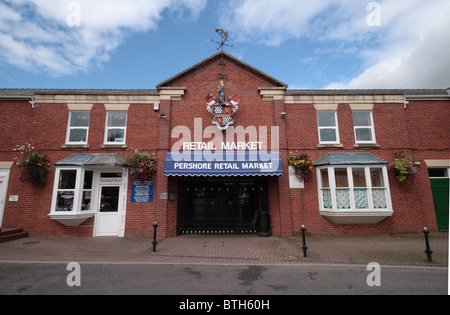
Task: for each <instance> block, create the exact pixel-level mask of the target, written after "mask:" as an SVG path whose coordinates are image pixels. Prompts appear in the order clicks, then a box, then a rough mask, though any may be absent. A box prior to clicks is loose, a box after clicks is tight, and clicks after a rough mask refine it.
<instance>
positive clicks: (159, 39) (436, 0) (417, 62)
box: [0, 0, 450, 89]
mask: <svg viewBox="0 0 450 315" xmlns="http://www.w3.org/2000/svg"><path fill="white" fill-rule="evenodd" d="M448 16H450V1H448V0H426V1H425V0H408V1H401V0H379V1H369V0H315V1H301V0H277V1H273V0H156V1H155V0H153V1H152V0H78V1H74V0H70V1H69V0H0V88H57V89H58V88H63V89H64V88H67V89H81V88H86V89H153V88H155V86H156V85H157V84H158V83H160V82H162V81H164V80H166V79H167V78H169V77H171V76H173V75H175V74H177V73H179V72H181V71H183V70H185V69H187V68H189V67H190V66H192V65H194V64H196V63H198V62H200V61H202V60H203V59H205V58H208V57H209V56H211V55H213V54H215V53H216V52H217V45H216V44H214V43H211V39H214V40H219V36H218V35H217V34H216V33H215V30H216V29H217V28H222V29H224V30H227V31H229V33H230V42H231V43H232V44H233V46H234V47H233V48H226V49H225V50H226V51H227V52H228V53H230V54H232V55H233V56H235V57H237V58H240V59H242V60H243V61H244V62H246V63H248V64H250V65H252V66H254V67H256V68H258V69H260V70H261V71H263V72H266V73H267V74H269V75H271V76H273V77H275V78H277V79H278V80H280V81H282V82H284V83H286V84H288V85H289V88H291V89H297V88H298V89H328V88H343V89H359V88H364V89H378V88H448V87H450V57H449V56H450V54H449V53H448V52H449V51H450V36H449V34H448V30H450V19H449V18H448ZM78 24H79V25H78Z"/></svg>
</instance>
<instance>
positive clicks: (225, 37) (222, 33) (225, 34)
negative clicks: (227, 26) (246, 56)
mask: <svg viewBox="0 0 450 315" xmlns="http://www.w3.org/2000/svg"><path fill="white" fill-rule="evenodd" d="M216 33H217V34H219V35H220V37H222V41H220V42H217V41H215V40H213V39H211V42H213V43H216V44H219V45H220V46H219V48H217V50H222V51H223V48H224V47H225V46H226V47H231V48H233V45H228V44H226V43H228V31H227V32H225V31H224V30H222V29H217V30H216Z"/></svg>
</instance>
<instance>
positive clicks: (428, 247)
mask: <svg viewBox="0 0 450 315" xmlns="http://www.w3.org/2000/svg"><path fill="white" fill-rule="evenodd" d="M423 234H425V243H426V245H427V249H426V250H425V253H426V254H427V256H428V262H432V259H431V254H433V251H432V250H431V249H430V241H429V240H428V235H429V234H430V231H428V229H427V228H426V227H425V228H423Z"/></svg>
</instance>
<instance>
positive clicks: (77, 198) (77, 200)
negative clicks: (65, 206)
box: [51, 167, 95, 214]
mask: <svg viewBox="0 0 450 315" xmlns="http://www.w3.org/2000/svg"><path fill="white" fill-rule="evenodd" d="M64 171H75V172H76V179H75V187H74V188H73V189H59V178H60V176H61V173H62V172H64ZM86 171H92V172H93V170H90V169H85V168H80V167H58V168H56V170H55V183H54V186H53V199H52V210H51V213H71V214H79V213H87V212H94V211H95V207H93V206H92V202H91V209H89V210H83V211H82V210H81V203H82V198H83V192H85V191H90V192H91V194H92V193H93V190H94V176H93V177H92V188H91V189H84V176H85V172H86ZM60 191H73V192H74V199H73V207H72V211H57V209H56V206H57V204H56V203H57V201H58V192H60ZM91 200H92V199H91Z"/></svg>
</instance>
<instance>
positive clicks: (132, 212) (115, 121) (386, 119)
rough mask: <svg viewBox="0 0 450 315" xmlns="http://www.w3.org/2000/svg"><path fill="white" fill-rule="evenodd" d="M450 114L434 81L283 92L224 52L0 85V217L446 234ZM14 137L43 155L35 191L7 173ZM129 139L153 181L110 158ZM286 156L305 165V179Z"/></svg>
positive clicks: (99, 229) (12, 168)
mask: <svg viewBox="0 0 450 315" xmlns="http://www.w3.org/2000/svg"><path fill="white" fill-rule="evenodd" d="M448 117H450V95H449V91H448V90H290V89H288V86H287V85H286V84H284V83H282V82H281V81H279V80H277V79H275V78H272V77H270V76H269V75H267V74H265V73H263V72H261V71H260V70H258V69H255V68H253V67H251V66H250V65H248V64H245V63H244V62H242V61H240V60H238V59H236V58H234V57H233V56H231V55H229V54H227V53H222V52H220V53H217V54H215V55H213V56H211V57H210V58H208V59H206V60H204V61H202V62H200V63H199V64H197V65H195V66H193V67H191V68H189V69H187V70H186V71H184V72H182V73H180V74H178V75H176V76H174V77H172V78H170V79H168V80H166V81H165V82H162V83H161V84H159V85H157V86H156V89H153V90H10V89H4V90H0V119H1V121H0V122H1V123H0V135H1V137H0V201H1V202H0V226H1V227H4V228H5V227H20V228H23V229H25V230H27V231H28V232H30V233H31V234H32V235H40V236H76V237H93V236H94V237H96V236H119V237H124V236H126V237H151V236H152V235H153V224H154V222H157V223H158V226H159V228H158V233H159V236H160V237H164V238H165V237H174V236H177V235H180V234H186V233H194V234H211V233H226V234H230V233H239V234H243V233H255V232H257V231H259V232H260V233H261V234H263V233H265V232H267V231H265V230H267V229H268V227H269V228H270V233H271V234H272V235H276V236H292V235H293V233H295V232H297V231H299V229H300V227H301V226H302V225H305V226H306V228H307V229H308V230H309V231H310V232H311V233H315V234H331V235H360V234H387V233H403V232H419V231H421V230H422V229H423V228H424V227H428V229H430V230H431V231H437V230H448V178H449V173H450V151H449V144H450V143H449V139H450V137H449V136H450V134H449V132H450V130H449V128H450V124H449V120H448ZM28 144H30V147H33V148H34V150H36V148H37V149H38V150H39V151H40V152H42V153H43V154H45V155H46V156H47V157H48V159H49V166H50V167H49V173H48V175H47V182H46V183H45V185H43V187H41V186H39V185H33V184H32V183H30V182H22V181H21V176H22V179H23V176H25V175H24V174H23V173H22V172H23V168H22V167H20V166H19V165H18V164H17V162H16V157H19V160H20V157H21V156H22V155H21V154H20V152H21V151H17V150H15V151H14V149H17V148H18V146H19V149H20V146H23V147H22V149H24V148H25V149H26V148H27V145H28ZM134 149H138V150H139V152H148V153H151V154H153V153H154V154H155V155H156V158H157V162H156V168H157V170H156V175H155V176H154V177H153V178H152V179H153V181H146V182H143V183H140V182H138V181H133V180H132V179H131V176H130V173H129V169H128V166H127V165H126V164H125V163H124V160H123V159H122V157H123V156H124V154H125V153H126V151H127V150H128V151H129V150H134ZM222 151H225V152H226V154H224V153H221V152H222ZM180 152H184V154H180ZM242 152H246V153H242ZM291 152H292V153H294V154H295V155H301V154H305V155H307V156H309V157H310V158H311V159H312V160H314V173H313V175H312V177H311V178H310V179H309V180H308V181H306V182H302V181H299V180H298V177H299V176H298V173H295V172H294V171H293V167H292V166H290V165H289V163H288V156H289V154H290V153H291ZM396 154H397V155H398V154H403V155H405V156H410V157H411V158H412V160H411V162H412V165H413V167H414V168H417V169H418V173H417V175H416V177H415V180H414V183H413V184H410V183H400V182H399V180H398V179H397V174H396V173H395V172H394V170H393V169H392V168H391V167H390V164H392V163H393V162H394V160H395V158H396ZM298 160H302V158H299V159H298ZM303 160H304V158H303ZM267 219H270V221H267Z"/></svg>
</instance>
